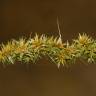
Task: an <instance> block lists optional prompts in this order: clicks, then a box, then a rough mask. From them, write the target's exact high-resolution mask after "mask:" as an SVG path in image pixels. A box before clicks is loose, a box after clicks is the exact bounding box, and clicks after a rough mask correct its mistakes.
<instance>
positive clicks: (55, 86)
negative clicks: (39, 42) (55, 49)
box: [0, 0, 96, 96]
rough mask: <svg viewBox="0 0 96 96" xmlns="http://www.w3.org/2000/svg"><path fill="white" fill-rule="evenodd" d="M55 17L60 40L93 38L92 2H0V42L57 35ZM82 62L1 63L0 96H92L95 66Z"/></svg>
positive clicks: (95, 23)
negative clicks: (59, 64)
mask: <svg viewBox="0 0 96 96" xmlns="http://www.w3.org/2000/svg"><path fill="white" fill-rule="evenodd" d="M57 17H58V19H59V23H60V30H61V35H62V39H63V41H66V40H69V41H71V40H72V39H73V38H76V37H77V36H78V33H83V32H86V33H87V34H88V35H90V36H92V37H93V38H95V37H96V33H95V32H96V1H95V0H0V43H2V42H6V41H8V40H10V39H12V38H16V39H17V38H19V37H21V36H26V37H29V36H30V33H32V36H33V35H34V34H35V33H38V34H46V35H48V36H51V35H54V36H58V28H57V23H56V22H57V21H56V20H57ZM85 63H86V64H84V63H83V62H80V61H77V62H76V64H74V65H71V66H69V67H68V68H66V67H61V68H60V69H58V68H57V66H56V65H55V64H53V63H52V62H50V60H48V59H47V58H43V59H41V60H39V61H38V62H37V63H36V64H29V65H26V64H21V63H19V62H17V63H16V64H14V65H8V66H6V68H4V67H3V66H2V64H1V65H0V96H96V65H95V64H89V65H88V64H87V62H85Z"/></svg>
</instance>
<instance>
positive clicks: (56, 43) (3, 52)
mask: <svg viewBox="0 0 96 96" xmlns="http://www.w3.org/2000/svg"><path fill="white" fill-rule="evenodd" d="M45 55H46V56H48V57H49V58H50V60H52V61H53V63H56V64H57V65H58V67H59V66H60V65H61V64H62V65H67V64H68V63H73V62H75V60H76V59H77V58H82V59H85V60H87V61H88V62H95V61H96V40H94V39H92V38H91V37H89V36H87V35H86V34H82V35H81V34H79V36H78V38H77V39H75V40H73V41H72V43H71V44H69V42H68V41H67V42H65V43H63V42H62V39H61V38H60V37H53V36H51V37H47V36H45V35H44V34H43V35H41V36H39V35H37V34H36V35H35V36H34V38H29V39H25V38H20V39H19V40H14V39H13V40H10V41H9V42H7V44H1V45H0V62H1V63H4V64H5V63H8V64H14V63H15V62H16V61H21V62H25V63H29V62H33V63H35V62H36V60H38V59H40V58H41V57H42V56H45Z"/></svg>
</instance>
